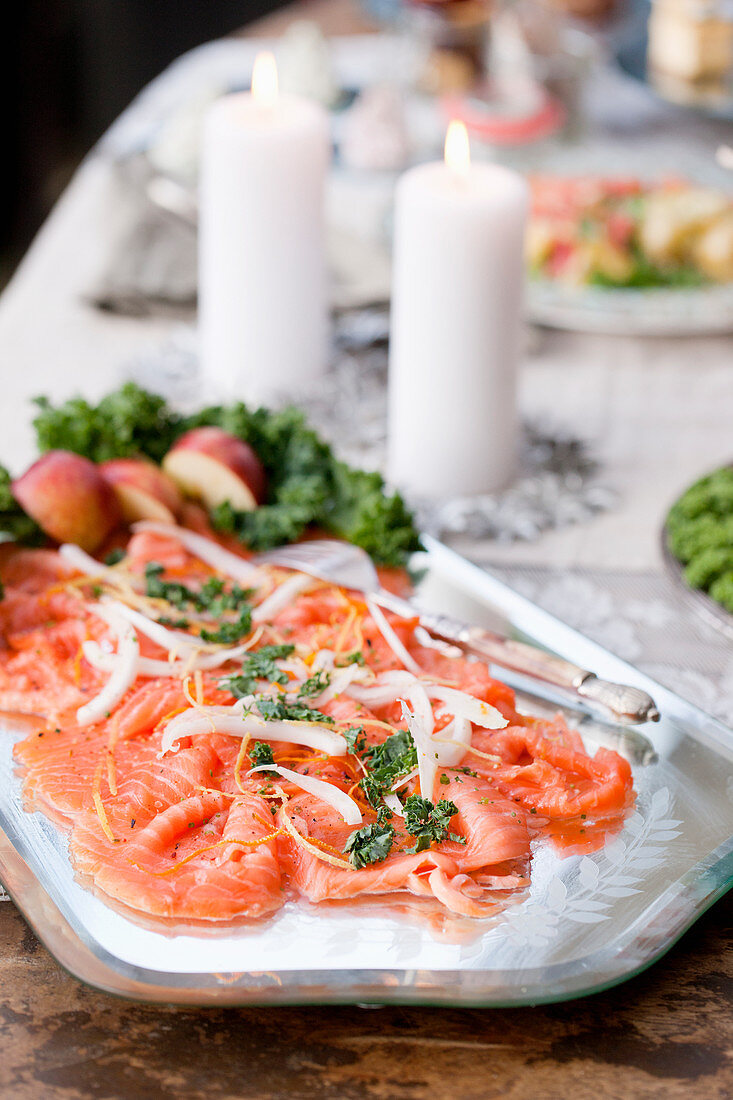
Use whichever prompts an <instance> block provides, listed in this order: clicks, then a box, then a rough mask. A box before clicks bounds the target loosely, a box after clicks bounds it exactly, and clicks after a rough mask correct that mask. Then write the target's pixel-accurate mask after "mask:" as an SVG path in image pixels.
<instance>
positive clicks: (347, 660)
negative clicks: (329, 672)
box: [335, 649, 366, 668]
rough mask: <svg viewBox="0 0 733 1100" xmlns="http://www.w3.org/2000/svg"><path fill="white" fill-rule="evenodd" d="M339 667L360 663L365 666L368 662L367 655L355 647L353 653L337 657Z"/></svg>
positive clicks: (361, 666)
mask: <svg viewBox="0 0 733 1100" xmlns="http://www.w3.org/2000/svg"><path fill="white" fill-rule="evenodd" d="M335 664H336V667H337V668H347V667H348V665H359V666H360V668H363V667H364V665H365V664H366V657H365V656H364V654H363V653H362V651H361V650H360V649H355V650H354V652H353V653H347V654H346V655H345V656H343V657H337V658H336V661H335Z"/></svg>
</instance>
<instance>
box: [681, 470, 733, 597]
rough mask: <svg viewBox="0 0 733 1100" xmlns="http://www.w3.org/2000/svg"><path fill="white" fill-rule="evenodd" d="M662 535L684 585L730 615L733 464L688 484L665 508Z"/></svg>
mask: <svg viewBox="0 0 733 1100" xmlns="http://www.w3.org/2000/svg"><path fill="white" fill-rule="evenodd" d="M666 536H667V547H668V549H669V551H670V553H671V554H673V555H674V557H675V558H677V560H678V561H679V562H681V564H682V565H683V566H684V578H685V580H686V581H687V583H688V585H689V586H690V587H691V588H696V589H700V590H701V591H703V592H706V593H707V595H708V596H710V598H711V599H713V600H715V602H716V603H718V604H720V605H721V606H722V607H724V608H725V609H726V610H727V611H729V612H731V614H733V466H723V467H722V468H721V469H720V470H716V471H715V472H714V473H712V474H708V475H707V476H706V477H703V478H700V480H699V481H696V482H695V484H694V485H691V486H690V488H689V489H688V490H687V492H685V493H684V494H683V495H682V496H681V497H680V499H679V500H678V501H677V502H676V504H674V505H673V506H672V508H671V509H670V511H669V515H668V516H667V523H666Z"/></svg>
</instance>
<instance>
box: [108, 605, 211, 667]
mask: <svg viewBox="0 0 733 1100" xmlns="http://www.w3.org/2000/svg"><path fill="white" fill-rule="evenodd" d="M108 606H109V607H111V608H113V609H114V610H115V611H116V612H117V613H118V614H120V615H121V616H122V617H123V619H127V621H128V622H129V623H132V625H133V626H135V627H137V629H138V630H139V631H140V633H141V634H144V635H145V637H146V638H150V640H151V642H155V644H156V645H159V646H161V647H162V648H163V649H167V650H168V651H170V650H173V651H175V652H177V653H181V654H183V655H186V656H187V655H188V654H190V653H193V652H194V650H197V649H200V648H201V644H202V643H201V642H200V641H199V640H198V639H197V638H194V636H193V635H192V634H184V633H183V632H182V631H180V630H170V629H169V628H168V627H167V626H163V625H162V624H161V623H157V622H156V621H155V620H154V619H149V618H148V617H147V615H143V614H142V613H141V612H140V611H136V610H135V608H134V607H128V606H127V604H124V603H120V602H119V601H118V600H110V601H109V605H108Z"/></svg>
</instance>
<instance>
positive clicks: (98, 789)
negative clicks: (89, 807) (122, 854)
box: [92, 753, 115, 844]
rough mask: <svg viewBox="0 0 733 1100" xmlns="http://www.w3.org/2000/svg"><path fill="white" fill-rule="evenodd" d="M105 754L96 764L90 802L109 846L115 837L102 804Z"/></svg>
mask: <svg viewBox="0 0 733 1100" xmlns="http://www.w3.org/2000/svg"><path fill="white" fill-rule="evenodd" d="M106 755H107V754H106V753H105V754H104V755H103V756H101V757H100V758H99V763H98V764H97V770H96V771H95V773H94V783H93V784H92V801H93V802H94V808H95V810H96V811H97V817H98V818H99V823H100V825H101V826H102V832H103V833H104V835H105V836H106V837H107V840H109V842H110V843H111V844H114V843H115V835H114V833H113V832H112V830H111V829H110V826H109V820H108V818H107V813H106V811H105V809H104V803H103V802H102V771H103V770H104V764H105V757H106Z"/></svg>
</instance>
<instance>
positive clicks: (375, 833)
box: [344, 821, 394, 869]
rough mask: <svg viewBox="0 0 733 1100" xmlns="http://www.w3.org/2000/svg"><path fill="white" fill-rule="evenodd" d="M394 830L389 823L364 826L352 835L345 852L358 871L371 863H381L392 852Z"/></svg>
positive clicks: (345, 846)
mask: <svg viewBox="0 0 733 1100" xmlns="http://www.w3.org/2000/svg"><path fill="white" fill-rule="evenodd" d="M393 840H394V829H393V828H392V826H391V825H390V824H389V822H386V821H382V822H379V821H377V822H375V823H374V824H372V825H364V826H363V827H362V828H361V829H357V830H356V832H355V833H352V834H351V836H350V837H349V839H348V840H347V841H346V844H345V845H344V852H345V853H346V854H347V855H348V857H349V860H350V862H351V863H353V865H354V867H356V868H357V869H359V868H361V867H366V866H367V864H369V863H381V862H382V860H384V859H386V858H387V856H388V855H389V853H390V851H391V850H392V842H393Z"/></svg>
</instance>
